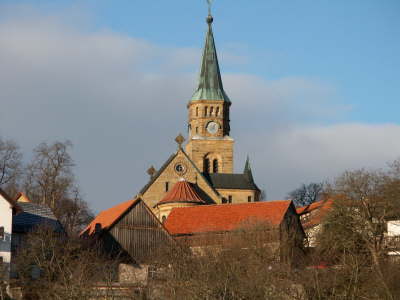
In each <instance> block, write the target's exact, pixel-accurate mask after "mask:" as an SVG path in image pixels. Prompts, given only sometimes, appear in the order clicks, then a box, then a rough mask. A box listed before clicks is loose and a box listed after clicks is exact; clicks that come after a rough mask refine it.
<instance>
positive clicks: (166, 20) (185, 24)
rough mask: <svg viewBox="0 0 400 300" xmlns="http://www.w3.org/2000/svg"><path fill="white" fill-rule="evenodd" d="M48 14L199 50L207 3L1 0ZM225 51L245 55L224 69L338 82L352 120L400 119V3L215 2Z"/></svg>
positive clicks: (217, 27) (364, 0)
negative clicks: (29, 6) (83, 19)
mask: <svg viewBox="0 0 400 300" xmlns="http://www.w3.org/2000/svg"><path fill="white" fill-rule="evenodd" d="M3 2H4V3H10V4H15V3H16V2H17V3H19V4H21V3H27V4H31V5H32V6H34V7H36V8H37V9H38V10H40V11H43V12H44V13H46V14H49V15H51V14H66V13H68V12H69V13H70V14H71V15H70V16H68V17H69V18H71V19H73V18H82V15H86V16H85V18H87V19H86V21H87V23H88V24H86V25H87V28H86V30H88V29H90V28H91V29H92V30H99V29H103V30H112V31H114V32H116V33H121V34H127V35H130V36H135V37H138V38H141V39H144V40H147V41H151V42H154V43H157V44H161V45H164V46H171V47H196V48H200V47H201V46H202V42H203V33H204V32H203V31H204V28H205V26H204V15H205V14H206V10H207V6H206V1H205V0H204V1H201V0H191V1H187V0H186V1H184V0H181V1H179V0H176V1H173V0H171V1H165V0H158V1H131V0H125V1H117V2H113V1H109V0H92V1H64V0H58V1H40V0H36V1H15V0H14V1H3ZM213 14H214V16H215V31H216V32H215V35H216V38H217V43H218V46H219V48H220V49H226V50H229V51H230V52H233V53H234V54H237V55H240V56H245V57H246V58H247V61H246V63H243V64H239V65H237V64H233V65H228V66H225V68H224V70H225V71H228V72H229V71H244V72H248V73H252V74H257V75H259V76H263V77H265V78H272V79H274V78H280V77H283V76H307V77H316V78H319V79H321V80H325V81H327V82H330V83H332V84H334V85H335V87H336V88H337V89H338V91H339V96H340V99H338V101H342V102H343V103H346V104H348V105H351V106H353V107H354V109H353V110H352V111H351V112H350V113H349V114H348V115H347V116H346V118H348V119H349V120H357V121H366V122H399V121H400V116H399V114H398V113H397V112H398V111H399V110H400V101H399V99H400V82H399V81H400V80H399V78H400V55H398V53H400V39H399V38H398V37H399V36H400V2H399V1H396V0H391V1H390V0H388V1H376V0H374V1H373V0H359V1H356V0H353V1H345V0H341V1H328V0H325V1H278V0H275V1H265V0H258V1H257V0H255V1H254V0H253V1H251V2H250V3H249V1H238V0H235V1H232V0H219V1H218V0H216V1H214V5H213Z"/></svg>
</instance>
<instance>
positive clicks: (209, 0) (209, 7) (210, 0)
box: [207, 0, 213, 15]
mask: <svg viewBox="0 0 400 300" xmlns="http://www.w3.org/2000/svg"><path fill="white" fill-rule="evenodd" d="M212 2H213V0H207V3H208V14H209V15H211V5H212Z"/></svg>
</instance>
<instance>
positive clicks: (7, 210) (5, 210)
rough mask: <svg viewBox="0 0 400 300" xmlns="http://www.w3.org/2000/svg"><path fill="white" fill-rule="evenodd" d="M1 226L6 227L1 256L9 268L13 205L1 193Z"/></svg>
mask: <svg viewBox="0 0 400 300" xmlns="http://www.w3.org/2000/svg"><path fill="white" fill-rule="evenodd" d="M0 227H4V238H3V239H0V257H2V258H3V263H4V265H5V267H6V268H7V269H6V270H8V268H9V265H10V261H11V232H12V207H11V205H10V203H9V202H8V201H7V200H6V199H4V198H3V196H2V195H0ZM7 275H8V272H7Z"/></svg>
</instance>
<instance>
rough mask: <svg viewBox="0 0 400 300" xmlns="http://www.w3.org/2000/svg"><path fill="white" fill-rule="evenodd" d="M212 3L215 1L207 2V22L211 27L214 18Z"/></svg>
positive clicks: (209, 0) (208, 0)
mask: <svg viewBox="0 0 400 300" xmlns="http://www.w3.org/2000/svg"><path fill="white" fill-rule="evenodd" d="M212 2H213V0H207V3H208V16H207V19H206V21H207V24H208V25H209V26H210V25H211V23H212V22H213V20H214V19H213V17H212V15H211V5H212Z"/></svg>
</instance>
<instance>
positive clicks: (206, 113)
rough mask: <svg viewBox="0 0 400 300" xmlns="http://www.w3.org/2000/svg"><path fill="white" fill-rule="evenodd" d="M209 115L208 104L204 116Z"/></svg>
mask: <svg viewBox="0 0 400 300" xmlns="http://www.w3.org/2000/svg"><path fill="white" fill-rule="evenodd" d="M207 115H208V106H206V107H204V116H205V117H207Z"/></svg>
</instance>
